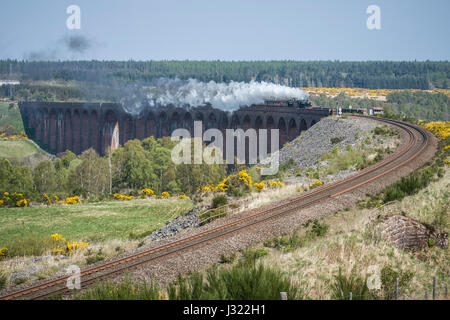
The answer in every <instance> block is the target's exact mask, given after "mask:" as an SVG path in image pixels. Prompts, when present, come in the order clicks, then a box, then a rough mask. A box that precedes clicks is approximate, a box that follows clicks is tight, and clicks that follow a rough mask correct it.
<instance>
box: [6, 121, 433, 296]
mask: <svg viewBox="0 0 450 320" xmlns="http://www.w3.org/2000/svg"><path fill="white" fill-rule="evenodd" d="M375 119H376V120H377V121H381V122H385V123H388V124H391V125H394V126H396V127H397V128H398V129H399V130H402V131H404V133H405V134H406V136H407V142H406V143H405V144H404V145H403V146H402V147H401V148H399V149H398V150H397V151H396V152H395V153H393V154H391V155H390V156H388V157H387V158H385V159H384V160H382V161H380V162H378V163H376V164H374V165H372V166H370V167H367V168H365V169H364V170H361V171H360V172H359V173H357V174H354V175H352V176H350V177H348V178H346V179H343V180H340V181H336V182H334V183H331V184H327V185H324V186H322V187H319V188H316V189H314V190H312V191H310V192H308V193H306V194H304V195H300V196H297V197H293V198H291V199H288V200H287V201H285V202H284V203H282V204H279V205H276V206H273V207H270V208H266V209H264V208H262V209H261V210H260V211H258V212H257V213H254V214H251V215H249V216H247V217H244V218H240V219H238V220H236V221H233V222H231V223H227V224H224V225H222V226H218V227H216V228H213V229H211V230H207V231H204V232H201V233H199V234H197V235H193V236H190V237H186V238H184V239H181V240H177V241H173V242H171V243H168V244H166V245H162V246H160V247H156V248H153V249H149V250H146V251H143V252H139V253H135V254H132V255H130V256H127V257H124V258H121V259H116V260H112V261H109V262H106V263H104V264H101V265H97V266H93V267H89V268H86V269H83V270H82V271H81V285H82V287H86V286H88V285H89V284H92V283H94V282H96V281H98V280H101V279H104V278H108V277H111V276H114V275H117V274H120V273H122V272H124V271H126V270H131V269H135V268H138V267H139V266H141V265H143V264H147V263H150V262H152V261H155V260H157V259H162V258H164V257H167V256H170V255H173V254H175V253H179V252H181V251H185V250H189V249H192V248H195V247H197V246H200V245H202V244H204V243H207V242H210V241H215V240H218V239H219V238H222V237H226V236H227V235H230V234H232V233H235V232H239V231H243V230H245V229H247V228H251V227H252V226H255V225H259V224H262V223H267V222H269V221H270V220H273V219H277V218H278V217H280V216H283V215H287V214H289V213H292V212H296V211H298V210H300V209H304V208H307V207H309V206H311V205H314V204H317V203H318V202H320V201H323V200H325V199H329V198H333V197H337V196H339V195H341V194H344V193H347V192H350V191H352V190H355V189H357V188H359V187H361V186H362V185H365V184H367V183H369V182H371V181H374V180H377V179H381V178H382V177H383V176H385V175H387V174H389V173H390V172H393V171H394V170H396V169H398V168H400V167H402V166H404V165H407V164H408V163H410V162H411V161H412V160H413V159H414V158H416V157H417V156H419V155H420V154H422V152H423V151H424V149H425V147H426V146H427V143H428V136H427V133H426V132H425V131H424V130H423V129H421V128H419V127H416V126H414V125H411V124H408V123H403V122H400V121H394V120H387V119H379V118H375ZM68 278H69V276H63V277H59V278H56V279H51V280H48V281H46V282H43V283H40V284H36V285H32V286H29V287H26V288H22V289H20V290H17V291H14V292H10V293H7V294H6V295H3V296H0V299H2V300H11V299H45V298H48V297H50V296H52V295H55V294H64V293H66V292H68V291H69V289H68V288H67V286H66V282H67V280H68Z"/></svg>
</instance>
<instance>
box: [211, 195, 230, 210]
mask: <svg viewBox="0 0 450 320" xmlns="http://www.w3.org/2000/svg"><path fill="white" fill-rule="evenodd" d="M227 203H228V198H227V196H225V195H223V194H221V195H218V196H215V197H214V198H213V200H212V204H213V208H218V207H222V206H224V205H226V204H227Z"/></svg>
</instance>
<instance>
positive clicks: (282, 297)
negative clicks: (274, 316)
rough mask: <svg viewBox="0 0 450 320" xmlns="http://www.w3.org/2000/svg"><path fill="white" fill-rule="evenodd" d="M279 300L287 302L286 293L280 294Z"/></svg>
mask: <svg viewBox="0 0 450 320" xmlns="http://www.w3.org/2000/svg"><path fill="white" fill-rule="evenodd" d="M280 299H281V300H287V292H280Z"/></svg>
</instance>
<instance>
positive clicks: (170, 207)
mask: <svg viewBox="0 0 450 320" xmlns="http://www.w3.org/2000/svg"><path fill="white" fill-rule="evenodd" d="M192 206H193V205H192V203H191V201H189V200H182V199H167V200H162V199H161V200H132V201H127V202H119V201H112V202H100V203H93V204H82V205H74V206H50V207H46V206H42V207H29V208H0V247H8V243H11V242H12V241H14V240H16V239H19V238H22V237H29V236H36V237H40V236H49V235H50V234H53V233H60V234H62V235H63V236H64V237H66V238H67V239H73V240H84V241H89V242H98V241H103V240H110V239H128V238H129V237H130V233H133V234H134V235H136V236H139V235H145V234H147V233H150V232H152V231H154V230H155V229H157V228H159V227H162V226H164V224H165V222H166V221H167V220H169V219H173V218H175V217H177V216H178V215H180V214H182V213H185V212H187V211H188V210H189V209H191V207H192Z"/></svg>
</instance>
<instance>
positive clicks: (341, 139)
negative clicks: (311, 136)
mask: <svg viewBox="0 0 450 320" xmlns="http://www.w3.org/2000/svg"><path fill="white" fill-rule="evenodd" d="M343 140H344V137H334V138H331V139H330V141H331V144H336V143H339V142H341V141H343Z"/></svg>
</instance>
